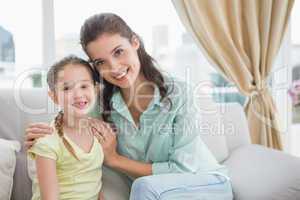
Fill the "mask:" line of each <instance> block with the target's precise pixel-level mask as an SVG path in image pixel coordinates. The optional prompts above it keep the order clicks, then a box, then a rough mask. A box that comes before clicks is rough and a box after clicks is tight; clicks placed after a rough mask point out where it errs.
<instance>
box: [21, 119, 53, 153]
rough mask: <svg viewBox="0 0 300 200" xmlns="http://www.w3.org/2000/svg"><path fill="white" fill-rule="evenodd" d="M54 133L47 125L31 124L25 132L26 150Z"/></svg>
mask: <svg viewBox="0 0 300 200" xmlns="http://www.w3.org/2000/svg"><path fill="white" fill-rule="evenodd" d="M52 133H53V128H52V127H50V126H49V125H48V124H46V123H33V124H30V125H29V126H28V127H27V128H26V130H25V142H24V145H25V148H26V149H29V148H30V147H32V145H33V144H34V143H35V141H36V139H38V138H40V137H44V136H45V135H47V134H52Z"/></svg>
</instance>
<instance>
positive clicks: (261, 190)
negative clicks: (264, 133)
mask: <svg viewBox="0 0 300 200" xmlns="http://www.w3.org/2000/svg"><path fill="white" fill-rule="evenodd" d="M224 164H225V165H226V166H227V167H228V169H229V176H230V178H231V180H232V184H233V188H234V196H235V199H236V200H253V199H255V200H268V199H272V200H283V199H288V200H298V199H300V170H299V169H300V159H299V158H297V157H293V156H291V155H288V154H285V153H283V152H281V151H276V150H272V149H268V148H265V147H263V146H260V145H246V146H242V147H240V148H237V149H236V150H234V151H233V152H232V153H231V155H230V157H229V158H228V159H227V160H226V161H225V162H224Z"/></svg>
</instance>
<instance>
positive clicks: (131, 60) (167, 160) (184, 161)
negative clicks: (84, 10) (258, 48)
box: [27, 13, 232, 200]
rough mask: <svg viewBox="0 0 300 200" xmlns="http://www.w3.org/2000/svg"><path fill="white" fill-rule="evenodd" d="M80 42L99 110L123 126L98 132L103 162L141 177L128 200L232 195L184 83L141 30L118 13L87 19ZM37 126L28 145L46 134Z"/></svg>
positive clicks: (222, 169)
mask: <svg viewBox="0 0 300 200" xmlns="http://www.w3.org/2000/svg"><path fill="white" fill-rule="evenodd" d="M80 40H81V45H82V47H83V49H84V51H85V52H86V54H87V55H88V57H89V58H90V61H91V63H92V65H93V67H94V69H95V71H96V72H98V73H99V75H100V76H99V77H100V80H101V82H102V83H103V85H104V89H103V92H102V97H103V98H102V101H101V102H102V104H103V105H102V108H103V110H102V116H103V118H104V120H106V121H110V122H112V123H114V124H115V126H116V127H117V130H118V134H117V136H115V135H112V134H110V131H109V130H107V129H104V128H102V129H101V130H100V129H98V131H97V132H98V133H99V134H97V135H98V138H99V141H100V143H101V144H102V146H103V151H104V157H105V158H104V164H105V165H107V166H109V167H111V168H113V169H115V170H117V171H121V172H123V173H125V174H127V175H128V176H129V177H130V178H131V179H132V180H134V179H135V178H137V179H135V180H134V182H133V184H132V188H131V194H130V199H132V200H142V199H172V200H174V199H214V200H216V199H232V189H231V184H230V181H229V179H228V178H227V176H226V169H225V168H224V166H221V165H219V164H218V163H217V161H216V160H215V158H214V157H213V155H212V154H211V152H210V151H209V150H208V149H207V147H206V146H205V144H204V143H203V142H202V140H201V138H200V133H199V131H198V130H197V125H198V124H199V122H198V117H197V114H196V112H195V111H196V109H195V107H194V106H193V101H192V98H190V96H191V95H188V94H190V93H189V91H188V88H187V87H186V85H185V84H184V83H182V82H179V81H177V80H175V79H173V78H171V77H167V76H163V75H162V73H161V72H159V71H158V70H157V69H156V67H155V65H154V62H153V59H152V58H151V56H149V55H148V53H147V52H146V51H145V48H144V45H143V42H142V40H141V39H140V38H139V36H138V35H137V34H136V33H134V32H133V31H132V30H131V28H130V27H129V26H128V25H127V24H126V23H125V22H124V21H123V20H122V19H121V18H120V17H119V16H117V15H115V14H111V13H104V14H100V15H95V16H92V17H90V18H89V19H87V20H86V21H85V23H84V25H83V26H82V27H81V34H80ZM38 127H41V126H39V124H36V125H32V126H31V127H30V128H29V129H27V135H28V137H27V141H28V144H27V146H30V142H31V141H32V139H34V138H37V137H38V136H40V135H43V134H41V133H46V132H47V131H46V129H47V127H46V128H38ZM102 127H108V126H102ZM36 129H38V130H39V131H35V130H36ZM48 132H49V131H48ZM35 133H38V134H35ZM117 141H118V142H117Z"/></svg>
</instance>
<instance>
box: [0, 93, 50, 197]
mask: <svg viewBox="0 0 300 200" xmlns="http://www.w3.org/2000/svg"><path fill="white" fill-rule="evenodd" d="M0 113H1V115H0V138H4V139H9V140H18V141H20V142H21V144H24V133H25V128H26V127H27V126H28V125H29V124H30V123H32V122H49V121H50V120H51V119H52V118H53V114H54V113H55V107H54V105H53V104H52V103H51V101H49V100H48V98H47V89H22V90H12V89H0ZM25 152H26V151H25V149H24V147H23V146H22V149H21V151H20V152H19V153H18V154H17V164H16V170H15V174H14V186H13V191H12V199H13V200H19V199H24V200H29V199H31V181H30V179H29V177H28V173H27V159H26V154H25Z"/></svg>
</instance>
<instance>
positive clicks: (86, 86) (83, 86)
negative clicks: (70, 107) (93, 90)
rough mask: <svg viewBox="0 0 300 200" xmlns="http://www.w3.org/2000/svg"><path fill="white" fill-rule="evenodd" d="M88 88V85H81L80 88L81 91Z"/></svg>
mask: <svg viewBox="0 0 300 200" xmlns="http://www.w3.org/2000/svg"><path fill="white" fill-rule="evenodd" d="M88 87H89V86H88V85H82V86H81V88H82V89H86V88H88Z"/></svg>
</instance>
